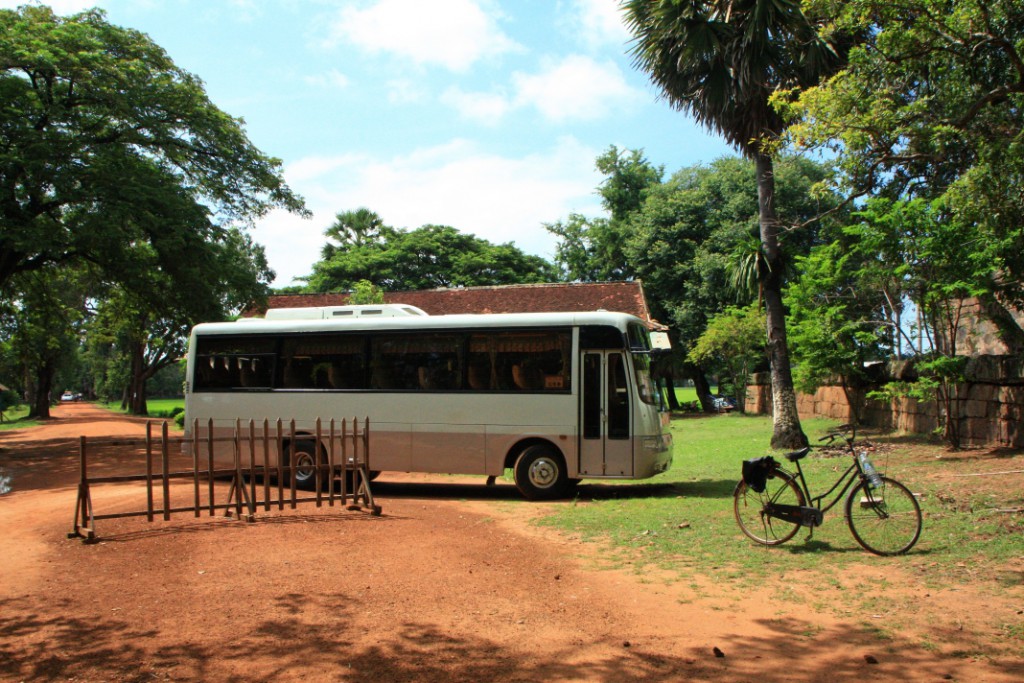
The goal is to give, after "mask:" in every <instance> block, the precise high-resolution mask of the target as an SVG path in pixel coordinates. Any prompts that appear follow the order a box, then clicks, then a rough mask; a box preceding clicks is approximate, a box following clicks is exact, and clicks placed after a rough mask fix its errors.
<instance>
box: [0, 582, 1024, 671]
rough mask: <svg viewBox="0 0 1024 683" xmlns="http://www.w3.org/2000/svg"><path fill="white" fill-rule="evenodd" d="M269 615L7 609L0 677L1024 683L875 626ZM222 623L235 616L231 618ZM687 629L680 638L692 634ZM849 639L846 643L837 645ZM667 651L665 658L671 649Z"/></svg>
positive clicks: (13, 603)
mask: <svg viewBox="0 0 1024 683" xmlns="http://www.w3.org/2000/svg"><path fill="white" fill-rule="evenodd" d="M267 599H268V600H270V601H272V604H273V606H274V610H273V612H274V613H273V616H272V618H267V619H263V620H257V621H249V620H245V619H244V618H242V619H238V620H237V623H236V624H227V626H229V628H227V629H225V628H224V627H225V624H224V623H216V624H206V626H209V627H212V628H210V629H209V631H207V630H204V629H203V628H202V627H203V626H204V624H199V623H194V620H195V619H197V616H196V615H190V614H182V615H180V616H181V619H183V620H185V621H186V622H188V621H190V620H193V623H194V625H195V626H196V627H197V628H196V629H195V630H193V631H192V632H191V633H190V635H189V637H187V638H184V637H182V639H181V640H177V641H175V640H174V639H173V638H170V639H169V638H168V637H166V636H165V635H164V634H162V633H161V632H160V629H159V627H158V626H149V625H143V624H137V623H130V622H129V621H127V620H125V619H123V618H120V617H118V616H117V615H116V613H115V614H111V613H110V612H103V613H100V612H99V611H98V610H95V608H92V607H88V608H86V607H83V606H82V605H80V604H77V603H75V602H73V601H71V600H70V599H67V598H65V599H63V600H59V601H57V602H56V603H43V602H35V601H33V600H30V599H28V598H16V599H7V600H2V601H0V675H2V676H3V677H4V678H8V679H10V680H19V679H20V680H29V679H31V680H44V681H53V680H69V679H84V680H118V681H143V680H153V679H158V680H164V679H167V680H179V681H193V680H194V681H201V680H221V681H238V682H241V681H251V680H299V679H310V680H384V681H395V682H398V681H417V682H422V683H433V682H444V683H451V682H452V681H495V682H501V681H535V680H543V681H579V680H588V681H598V682H606V683H613V682H614V683H619V682H622V681H647V682H652V683H660V682H663V681H664V682H668V681H679V680H700V681H711V682H723V683H724V682H726V681H736V680H755V679H756V680H759V681H768V682H770V681H792V680H801V681H861V680H865V679H871V680H883V679H888V680H891V679H896V678H902V679H905V680H943V679H948V680H980V679H986V680H989V679H991V677H993V676H994V677H996V679H997V680H1015V679H1017V680H1019V679H1020V678H1021V677H1024V664H1022V663H1021V662H1019V661H1005V662H999V661H996V660H990V661H988V662H986V663H981V662H978V661H972V660H969V659H964V658H954V657H942V656H938V655H937V654H936V653H935V652H931V651H927V650H925V649H923V648H919V647H914V646H912V645H910V644H908V643H906V642H901V641H900V640H898V639H894V640H880V639H879V638H878V635H877V633H875V632H873V631H872V630H871V629H867V628H861V627H858V626H855V625H849V624H839V625H836V626H831V627H828V628H826V629H824V630H823V629H821V627H820V626H818V625H816V624H813V623H811V622H810V621H808V620H804V619H801V618H796V617H780V618H774V619H772V618H769V619H761V620H757V621H755V622H753V624H754V625H756V626H757V627H758V628H756V629H754V630H755V631H756V632H757V633H758V634H759V635H749V634H744V633H728V632H725V633H723V634H722V635H720V636H719V640H718V641H717V642H714V643H710V642H694V643H693V644H692V645H685V646H682V647H676V646H674V645H669V646H668V647H667V648H666V647H664V646H663V645H659V643H664V642H665V641H664V640H659V639H657V638H652V637H650V636H649V635H647V634H646V633H623V634H621V635H616V636H615V637H614V640H612V639H610V638H609V637H607V636H606V637H604V639H603V640H600V639H599V640H597V641H587V642H582V641H572V640H571V639H570V638H565V639H564V640H565V643H564V644H563V643H547V644H545V645H544V646H539V645H538V644H537V643H535V642H534V640H533V639H531V638H530V637H528V636H526V637H524V638H523V639H522V640H523V642H517V641H516V639H514V638H509V639H507V640H500V639H498V638H496V637H485V636H481V635H477V634H473V633H467V632H466V629H450V628H446V627H445V626H443V623H444V622H445V621H446V618H447V617H450V616H452V615H451V614H448V613H446V612H445V606H444V605H439V606H438V617H437V619H436V620H422V619H421V620H415V619H402V620H399V621H398V622H387V621H384V620H381V619H380V618H378V617H376V616H375V613H374V610H373V603H372V601H371V600H369V599H365V598H364V597H362V596H360V595H353V594H343V593H334V594H328V595H303V594H298V593H294V592H286V593H283V594H278V595H271V596H267ZM223 618H224V619H227V617H226V616H225V617H223ZM691 638H692V635H691V633H690V632H689V629H688V628H687V625H686V624H680V625H679V632H678V640H679V641H683V642H686V641H687V640H689V639H691ZM837 643H841V644H842V646H841V647H837ZM666 650H670V651H666Z"/></svg>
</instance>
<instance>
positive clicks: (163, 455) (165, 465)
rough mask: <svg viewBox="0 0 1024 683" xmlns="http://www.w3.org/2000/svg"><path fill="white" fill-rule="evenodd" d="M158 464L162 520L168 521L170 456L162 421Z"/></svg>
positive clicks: (165, 425) (169, 514) (169, 513)
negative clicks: (160, 467) (162, 495)
mask: <svg viewBox="0 0 1024 683" xmlns="http://www.w3.org/2000/svg"><path fill="white" fill-rule="evenodd" d="M160 464H161V466H162V469H161V472H162V473H163V479H164V481H163V484H164V487H163V488H164V521H165V522H166V521H168V520H169V519H170V518H171V477H170V474H171V462H170V456H169V454H168V452H167V422H166V421H165V422H164V423H163V429H162V430H161V432H160Z"/></svg>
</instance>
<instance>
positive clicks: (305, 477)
mask: <svg viewBox="0 0 1024 683" xmlns="http://www.w3.org/2000/svg"><path fill="white" fill-rule="evenodd" d="M317 450H318V449H317V447H316V444H315V443H314V442H312V441H298V442H296V443H295V444H293V445H291V446H289V447H288V459H287V460H286V461H285V466H286V467H288V468H290V467H291V464H292V458H294V459H295V488H297V489H302V490H303V491H315V490H316V467H317V464H318V462H317V461H318V458H317ZM319 464H323V463H322V458H321V459H320V463H319ZM320 476H321V479H322V481H321V486H322V488H323V489H324V490H327V489H329V488H330V485H331V482H330V477H328V476H327V473H326V472H321V473H320ZM285 477H287V481H291V469H288V470H286V472H285Z"/></svg>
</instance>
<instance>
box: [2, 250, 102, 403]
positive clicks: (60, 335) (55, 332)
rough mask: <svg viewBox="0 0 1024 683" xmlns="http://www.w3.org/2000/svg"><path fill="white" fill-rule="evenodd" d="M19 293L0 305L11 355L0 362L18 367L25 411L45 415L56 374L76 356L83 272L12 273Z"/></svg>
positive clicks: (83, 301) (54, 390) (83, 297)
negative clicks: (13, 298)
mask: <svg viewBox="0 0 1024 683" xmlns="http://www.w3.org/2000/svg"><path fill="white" fill-rule="evenodd" d="M16 279H17V286H18V289H19V292H20V295H19V297H18V299H17V300H16V301H13V302H11V303H9V305H7V306H4V308H3V311H2V314H0V330H2V331H3V336H4V337H7V339H8V342H7V343H6V345H5V350H6V352H7V353H9V354H10V355H11V358H8V359H5V361H7V362H5V363H4V364H3V365H7V366H8V367H16V368H17V369H19V370H21V371H23V373H24V376H25V389H26V393H27V394H28V399H29V416H30V417H36V418H43V419H45V418H48V417H50V402H51V401H52V400H53V399H54V397H55V394H56V393H59V392H60V391H61V389H62V388H61V387H60V386H57V385H56V380H57V379H58V377H60V376H61V374H62V372H63V371H66V370H68V369H69V368H70V366H71V364H73V363H74V362H75V360H76V353H77V349H78V346H79V344H80V333H81V326H82V322H83V320H84V319H85V308H86V294H85V288H84V286H83V285H84V283H85V281H86V279H85V278H84V277H83V273H82V272H80V271H78V270H75V269H70V268H60V269H58V268H55V267H49V268H40V269H38V270H35V271H32V272H28V273H22V274H19V275H18V276H16Z"/></svg>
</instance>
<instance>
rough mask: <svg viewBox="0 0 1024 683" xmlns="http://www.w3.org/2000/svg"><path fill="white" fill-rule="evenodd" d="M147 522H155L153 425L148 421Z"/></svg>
mask: <svg viewBox="0 0 1024 683" xmlns="http://www.w3.org/2000/svg"><path fill="white" fill-rule="evenodd" d="M146 521H147V522H152V521H153V423H152V422H151V421H149V420H147V421H146Z"/></svg>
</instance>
